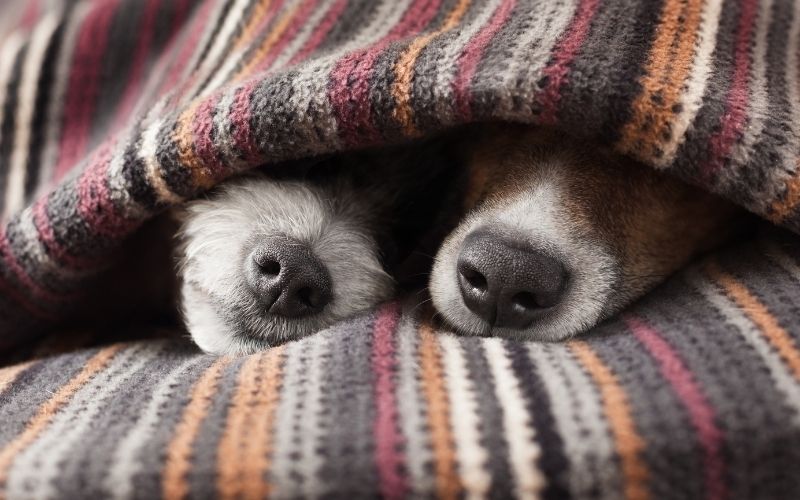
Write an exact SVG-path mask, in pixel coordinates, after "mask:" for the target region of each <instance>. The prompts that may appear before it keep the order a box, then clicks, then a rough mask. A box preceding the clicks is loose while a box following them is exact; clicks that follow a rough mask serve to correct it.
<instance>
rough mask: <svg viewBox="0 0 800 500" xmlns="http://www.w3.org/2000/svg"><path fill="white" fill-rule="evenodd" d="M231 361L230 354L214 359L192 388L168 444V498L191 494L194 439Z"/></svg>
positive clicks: (165, 478) (165, 493)
mask: <svg viewBox="0 0 800 500" xmlns="http://www.w3.org/2000/svg"><path fill="white" fill-rule="evenodd" d="M230 361H231V358H229V357H227V356H226V357H223V358H219V359H217V360H216V361H214V363H213V364H212V365H211V366H210V367H209V368H208V369H207V370H206V371H205V372H204V373H203V376H202V377H200V379H199V380H198V381H197V382H196V383H195V385H194V387H193V388H192V393H191V396H190V399H189V404H188V405H186V408H185V409H184V410H183V416H182V417H181V421H180V422H178V425H177V426H176V427H175V434H174V435H173V437H172V441H171V442H170V443H169V446H168V447H167V459H166V463H165V464H164V473H163V477H162V481H161V486H162V492H163V497H164V498H168V499H178V498H186V496H187V495H188V494H189V481H188V478H187V476H188V474H189V470H190V469H191V459H192V447H193V445H194V440H195V438H196V437H197V433H198V432H199V431H200V425H201V424H202V423H203V420H205V418H206V415H207V414H208V410H209V407H210V406H211V401H212V398H213V397H214V394H215V393H216V391H217V382H218V381H219V377H220V375H221V374H222V371H223V370H224V369H225V367H226V366H227V365H228V363H230Z"/></svg>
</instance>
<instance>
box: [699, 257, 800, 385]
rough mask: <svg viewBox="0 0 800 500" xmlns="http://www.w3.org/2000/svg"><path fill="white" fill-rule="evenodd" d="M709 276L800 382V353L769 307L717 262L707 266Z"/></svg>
mask: <svg viewBox="0 0 800 500" xmlns="http://www.w3.org/2000/svg"><path fill="white" fill-rule="evenodd" d="M706 273H707V274H708V276H709V277H710V278H711V279H712V280H714V281H715V282H717V284H718V285H719V286H721V287H722V288H723V289H724V290H725V293H726V294H727V295H728V297H730V298H731V299H733V301H734V302H736V304H737V305H738V306H739V309H741V310H742V311H743V312H744V313H745V314H746V315H747V317H748V318H750V321H752V322H753V323H754V324H755V325H756V327H758V329H759V330H761V333H762V334H763V335H764V336H765V337H766V338H767V340H769V342H770V344H772V345H773V347H775V349H777V351H778V354H779V355H780V356H781V358H783V361H784V362H785V363H786V364H787V365H788V366H789V368H790V369H791V371H792V373H793V374H794V376H795V378H797V379H798V380H800V352H798V350H797V346H796V345H795V344H794V342H793V341H792V338H791V336H790V335H789V333H788V332H787V331H786V330H785V329H784V328H783V327H782V326H781V325H780V324H779V323H778V320H777V319H776V318H775V316H773V315H772V314H771V313H770V312H769V309H767V307H766V306H765V305H764V304H762V303H761V301H760V300H758V298H756V297H755V296H754V295H753V294H752V293H750V291H749V290H748V289H747V287H745V286H744V285H743V284H742V283H740V282H739V281H738V280H737V279H736V278H734V277H733V276H732V275H730V274H728V273H726V272H725V271H723V270H722V268H720V266H719V264H718V263H716V262H709V263H708V264H706Z"/></svg>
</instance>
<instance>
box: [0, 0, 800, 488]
mask: <svg viewBox="0 0 800 500" xmlns="http://www.w3.org/2000/svg"><path fill="white" fill-rule="evenodd" d="M798 49H800V4H798V3H794V2H790V1H788V0H771V1H770V0H762V1H760V2H759V1H757V0H730V1H721V0H719V1H718V0H709V1H705V2H704V1H700V0H697V1H695V0H663V1H650V0H639V1H635V0H629V1H623V0H620V1H615V2H605V3H601V2H600V1H599V0H574V1H569V0H567V1H545V0H384V1H380V0H378V1H376V0H285V1H283V0H204V1H196V2H194V1H190V0H172V1H170V0H95V1H85V2H81V1H59V0H34V1H6V2H4V3H3V4H2V6H0V210H2V214H3V217H2V227H1V228H0V352H2V351H7V352H10V349H11V348H12V347H17V346H20V345H24V346H27V345H29V341H30V340H32V339H33V338H35V337H36V336H39V335H41V334H43V333H45V332H48V331H49V332H51V333H52V332H55V333H54V334H53V335H55V338H58V339H60V341H61V342H67V343H68V341H67V337H73V336H74V337H80V335H78V334H77V333H86V332H70V333H69V334H68V333H67V331H66V330H63V329H62V330H60V329H59V328H60V325H61V324H62V323H61V322H62V320H63V318H64V317H65V313H66V312H68V311H69V310H70V309H71V308H73V307H74V306H75V304H76V303H80V301H81V300H82V296H83V292H84V287H85V285H84V284H85V282H86V279H87V278H89V277H91V276H92V275H93V274H95V272H96V271H97V269H98V268H99V267H102V266H105V265H107V264H108V262H107V261H108V258H109V256H110V255H112V252H113V250H114V249H115V248H117V247H118V246H119V245H120V244H124V241H125V238H126V237H127V236H128V235H130V234H131V233H132V232H134V231H135V230H136V229H137V228H138V227H139V226H140V225H141V224H142V223H143V222H144V221H145V220H147V219H148V218H150V217H152V216H153V215H155V214H156V213H158V212H160V211H162V210H164V209H165V208H167V207H169V206H171V205H175V204H179V203H181V202H183V201H185V200H188V199H191V198H192V197H194V196H197V195H198V194H200V193H202V192H203V191H205V190H207V189H208V188H210V187H212V186H213V185H215V184H216V183H218V182H220V181H222V180H224V179H225V178H227V177H229V176H230V175H233V174H235V173H237V172H240V171H243V170H246V169H248V168H251V167H255V166H259V165H263V164H267V165H269V164H271V163H275V162H278V161H282V160H287V159H292V158H302V157H306V156H310V155H315V154H320V153H330V152H337V151H344V150H349V149H353V148H358V147H363V146H368V145H377V144H383V143H394V142H400V141H403V140H407V139H409V138H415V137H420V136H425V135H429V134H433V133H435V132H438V131H442V130H446V129H449V128H451V127H455V126H457V125H461V124H466V123H470V122H481V121H489V120H507V121H516V122H525V123H533V124H539V125H543V126H549V127H556V128H559V129H561V130H563V131H565V132H567V133H570V134H572V135H574V136H576V137H584V138H590V139H593V140H597V141H599V142H601V143H603V144H605V145H608V146H610V147H613V148H615V149H616V150H618V151H619V152H620V153H622V154H628V155H631V156H634V157H636V158H637V159H639V160H641V161H642V162H643V163H645V164H647V165H649V166H651V167H653V168H659V169H663V170H666V171H668V172H670V173H673V174H674V175H677V176H680V177H681V178H683V179H685V180H687V181H690V182H693V183H696V184H699V185H701V186H704V187H706V188H707V189H709V190H712V191H715V192H717V193H720V194H722V195H723V196H726V197H728V198H729V199H731V200H733V201H735V202H737V203H739V204H741V205H742V206H744V207H746V208H747V209H749V210H751V211H752V212H754V213H756V214H758V215H760V216H762V217H763V218H764V219H768V220H769V221H772V222H774V223H777V224H779V225H782V226H784V228H786V229H788V230H789V231H798V230H800V208H798V205H799V204H800V168H799V167H798V162H797V152H798V147H800V134H798V132H800V89H799V88H798V85H799V82H800V80H798V76H799V75H798V61H799V59H798V57H800V52H799V51H798ZM798 255H800V244H798V238H797V237H796V236H795V235H793V234H791V233H789V232H788V231H786V230H781V231H777V230H770V231H767V232H766V234H765V235H763V236H762V237H760V238H759V239H758V240H755V241H753V242H746V243H744V244H743V245H742V246H740V247H738V248H735V249H733V250H730V251H729V252H727V253H721V254H719V255H716V256H712V257H711V258H710V259H709V260H708V261H706V262H704V263H702V264H700V265H698V266H696V267H694V268H692V269H690V270H688V271H686V272H685V273H684V274H682V275H680V276H678V277H676V278H674V279H673V280H671V281H670V282H669V283H668V284H667V285H666V286H664V287H662V288H660V289H659V290H657V291H656V292H655V293H653V294H651V295H650V296H649V297H647V298H646V299H645V300H643V301H642V302H640V303H639V304H637V305H635V306H634V307H632V308H631V310H630V311H628V312H626V314H624V315H623V316H622V317H620V318H618V319H615V320H612V321H609V322H607V323H605V324H603V325H601V326H600V327H598V328H597V329H596V330H595V331H593V332H592V333H591V334H590V335H587V336H586V337H585V338H583V339H581V340H577V341H573V342H569V343H566V344H552V345H542V344H525V343H518V342H508V341H501V340H498V339H462V338H458V337H454V336H451V335H450V334H448V332H444V331H434V329H433V328H432V327H431V326H430V325H428V324H427V323H425V322H424V321H422V322H420V321H418V320H417V319H416V318H415V316H414V314H413V311H405V308H404V307H403V306H402V303H392V304H388V305H385V306H383V307H381V308H380V309H379V310H378V311H375V312H374V313H371V314H368V315H367V316H364V317H361V318H356V319H354V320H352V321H348V322H345V323H343V324H341V325H337V326H335V327H333V328H331V329H329V330H327V331H325V332H323V333H321V334H319V335H315V336H312V337H309V338H307V339H305V340H302V341H300V342H295V343H292V344H288V345H286V346H283V347H279V348H275V349H272V350H269V351H267V352H265V353H263V354H260V355H255V356H251V357H245V358H237V359H231V358H217V359H214V358H210V357H207V356H204V355H201V354H199V353H198V352H197V351H195V350H193V349H192V348H191V347H189V346H187V345H186V344H184V343H180V342H173V341H163V340H161V341H159V340H145V341H140V342H136V343H125V344H112V345H110V346H105V347H101V348H94V349H87V348H78V349H77V350H75V349H72V350H71V351H70V352H68V353H66V354H61V355H55V356H54V355H51V354H48V355H44V354H43V353H46V352H47V350H46V349H44V350H43V351H42V350H39V351H36V350H34V352H33V354H31V351H30V348H28V347H23V348H22V349H21V350H19V349H18V350H16V351H15V352H14V353H11V354H9V356H10V358H9V359H12V360H14V362H13V363H11V365H10V366H8V367H6V368H3V369H1V370H0V422H3V425H2V426H0V498H3V497H9V498H28V497H35V498H54V497H63V498H76V497H88V496H89V495H100V496H115V497H124V498H131V497H143V498H153V497H158V496H164V497H169V498H184V497H187V496H196V497H201V496H202V497H206V496H209V495H212V494H215V493H216V494H220V495H221V496H227V497H238V496H248V497H262V496H266V495H273V496H301V495H304V496H322V495H325V496H349V495H360V496H374V495H376V494H381V495H385V496H390V497H402V496H432V495H435V496H442V497H448V498H455V497H459V496H486V495H491V496H498V497H504V496H508V495H511V494H515V495H518V496H528V497H536V496H546V497H551V498H556V497H563V496H573V497H579V498H589V497H591V498H619V497H626V498H687V497H708V498H727V497H737V498H757V497H760V498H792V497H798V496H800V476H798V474H797V473H796V471H797V469H798V466H800V457H798V453H800V452H798V450H800V321H799V320H798V318H800V311H798V301H797V299H796V297H797V296H798V293H800V261H798ZM126 328H131V326H130V325H127V326H126ZM133 328H134V329H135V327H133ZM144 333H146V328H145V327H141V328H139V330H138V334H139V335H138V336H142V335H143V334H144ZM20 353H22V354H23V355H24V358H25V359H22V360H19V359H17V358H16V357H17V356H19V355H20ZM37 353H38V354H37ZM17 361H21V362H17Z"/></svg>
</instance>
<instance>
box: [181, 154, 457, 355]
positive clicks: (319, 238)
mask: <svg viewBox="0 0 800 500" xmlns="http://www.w3.org/2000/svg"><path fill="white" fill-rule="evenodd" d="M439 151H440V148H438V147H428V146H427V145H418V146H417V147H411V148H403V150H400V149H396V150H393V149H389V150H382V151H381V152H380V153H379V154H377V153H371V152H363V153H356V154H350V155H346V156H344V157H340V158H338V159H335V160H330V159H328V160H324V161H320V162H318V163H316V164H315V165H313V167H311V169H310V170H309V169H308V168H304V167H302V166H300V165H297V164H292V165H289V166H287V167H286V168H279V169H278V170H280V171H283V172H290V174H291V179H293V180H289V179H286V178H281V177H285V176H281V175H280V174H279V175H278V178H275V177H267V176H266V175H260V174H256V175H249V176H245V177H241V178H238V179H234V180H232V181H230V182H226V183H224V184H223V185H221V186H220V187H219V188H218V189H217V190H216V192H214V193H212V194H211V195H210V196H209V197H208V198H207V199H203V200H197V201H195V202H192V203H190V204H189V205H188V206H187V207H186V209H185V211H184V212H183V216H182V218H183V224H182V229H181V231H180V234H179V239H180V241H181V244H180V245H179V256H178V258H179V261H180V264H179V275H180V277H181V282H182V283H181V292H180V294H181V305H182V310H183V315H184V318H185V321H186V325H187V328H188V330H189V332H190V333H191V335H192V337H193V339H194V340H195V342H196V343H197V344H198V345H199V346H200V347H201V348H202V349H204V350H206V351H208V352H214V353H247V352H252V351H255V350H258V349H260V348H264V347H266V346H269V345H271V344H275V343H280V342H284V341H287V340H292V339H296V338H300V337H302V336H305V335H308V334H311V333H314V332H316V331H319V330H321V329H323V328H325V327H326V326H329V325H331V324H332V323H334V322H336V321H338V320H341V319H344V318H347V317H349V316H352V315H354V314H356V313H358V312H360V311H363V310H367V309H370V308H371V307H373V306H375V305H377V304H378V303H380V302H382V301H385V300H387V299H389V298H390V297H391V296H392V294H393V292H394V280H393V278H392V277H391V276H390V275H389V274H388V273H387V269H391V268H392V266H393V264H394V263H396V262H398V261H399V260H401V256H402V255H403V254H404V253H405V252H407V250H408V249H406V248H404V247H403V245H402V243H403V242H411V241H415V240H416V239H417V233H418V232H420V231H422V230H424V227H423V226H424V224H421V223H420V222H419V221H425V220H427V221H430V220H431V217H430V214H431V213H433V212H436V211H437V205H438V203H439V200H440V199H441V198H440V197H437V196H436V195H435V192H434V190H436V189H437V184H438V182H439V180H440V179H441V177H442V175H443V174H444V172H445V171H446V166H445V164H447V160H446V159H443V157H442V156H441V155H440V154H439ZM273 170H274V168H273ZM298 171H303V172H304V175H302V176H300V178H298Z"/></svg>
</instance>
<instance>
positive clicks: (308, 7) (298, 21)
mask: <svg viewBox="0 0 800 500" xmlns="http://www.w3.org/2000/svg"><path fill="white" fill-rule="evenodd" d="M317 3H318V0H310V1H308V2H305V3H304V4H303V6H302V7H300V10H299V11H298V12H297V14H295V16H294V18H293V19H292V21H291V23H290V24H289V27H287V28H286V31H284V32H283V35H281V37H280V41H279V42H278V43H276V44H275V46H274V47H272V48H271V49H270V50H269V51H268V52H267V54H266V57H264V59H263V60H262V61H261V62H260V63H258V66H257V67H256V70H255V71H254V72H253V73H259V72H261V71H264V70H265V69H267V68H269V67H270V66H271V65H272V63H273V62H274V61H275V59H276V58H277V57H278V56H279V55H280V54H281V52H283V49H284V48H285V47H286V45H288V43H289V42H290V41H291V40H292V39H293V38H294V37H295V36H296V35H297V32H298V31H299V30H300V28H301V27H302V26H303V25H304V24H305V23H306V22H307V21H308V18H309V17H310V16H311V13H312V12H313V11H314V9H315V8H316V7H317Z"/></svg>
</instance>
